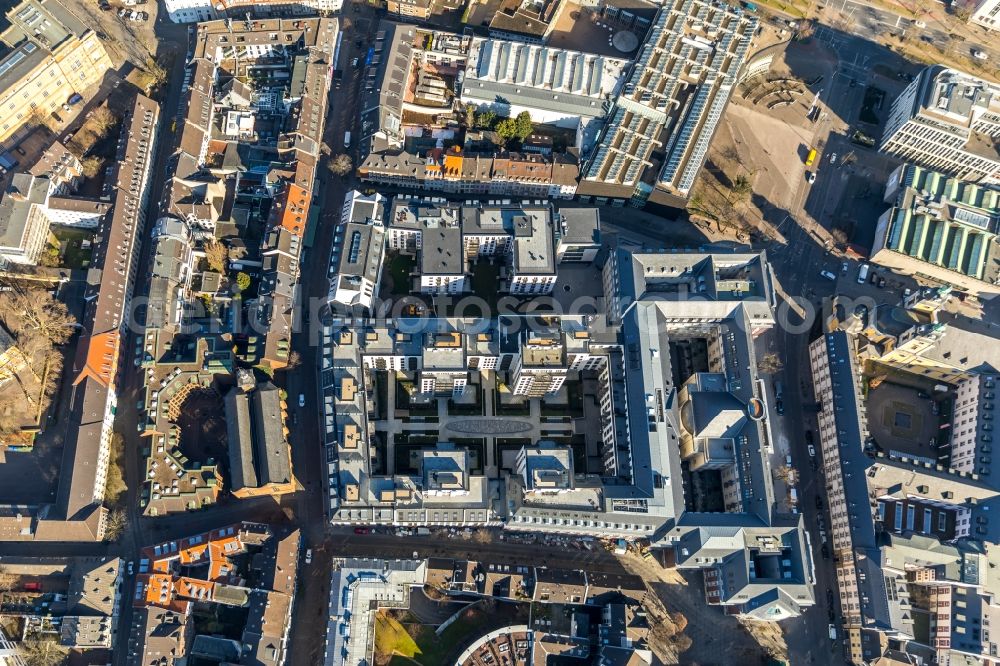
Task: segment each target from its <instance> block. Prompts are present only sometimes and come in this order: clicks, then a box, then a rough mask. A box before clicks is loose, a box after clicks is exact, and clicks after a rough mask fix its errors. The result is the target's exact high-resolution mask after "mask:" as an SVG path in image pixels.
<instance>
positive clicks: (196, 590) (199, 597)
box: [174, 576, 215, 601]
mask: <svg viewBox="0 0 1000 666" xmlns="http://www.w3.org/2000/svg"><path fill="white" fill-rule="evenodd" d="M174 591H175V592H176V594H177V596H178V597H184V598H187V599H194V600H196V601H207V600H210V599H211V598H212V596H213V594H214V591H215V583H210V582H208V581H207V580H198V579H197V578H187V577H185V576H181V577H180V578H178V579H177V580H176V581H175V582H174Z"/></svg>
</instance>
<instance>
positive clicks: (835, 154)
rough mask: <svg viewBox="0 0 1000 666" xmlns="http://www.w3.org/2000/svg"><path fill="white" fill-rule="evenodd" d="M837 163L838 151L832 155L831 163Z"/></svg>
mask: <svg viewBox="0 0 1000 666" xmlns="http://www.w3.org/2000/svg"><path fill="white" fill-rule="evenodd" d="M836 163H837V153H834V154H832V155H830V164H836Z"/></svg>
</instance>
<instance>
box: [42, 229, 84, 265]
mask: <svg viewBox="0 0 1000 666" xmlns="http://www.w3.org/2000/svg"><path fill="white" fill-rule="evenodd" d="M52 233H53V235H54V236H55V237H56V239H58V240H59V246H60V251H61V252H62V257H63V258H62V262H61V263H62V265H63V266H65V267H66V268H86V267H87V266H88V265H89V264H90V257H91V254H92V251H91V248H86V249H84V248H83V241H85V240H93V238H94V232H93V231H89V230H87V229H71V228H68V227H59V226H55V225H53V227H52Z"/></svg>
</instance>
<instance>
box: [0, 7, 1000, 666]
mask: <svg viewBox="0 0 1000 666" xmlns="http://www.w3.org/2000/svg"><path fill="white" fill-rule="evenodd" d="M841 4H842V5H843V7H836V6H837V5H841ZM835 7H836V8H838V9H841V10H843V11H844V12H845V13H848V14H849V15H850V16H851V17H852V20H853V21H854V23H855V25H856V27H857V31H856V34H855V35H847V34H845V33H843V32H840V31H833V30H830V31H823V30H819V31H817V35H816V36H817V38H818V39H821V40H824V41H827V43H829V44H830V46H831V47H832V48H833V49H834V51H835V52H836V53H837V55H838V57H839V59H840V61H839V63H838V68H837V75H836V76H834V77H832V80H831V81H830V83H829V84H828V86H827V88H826V89H825V90H824V93H823V95H822V98H821V99H822V101H823V103H824V104H825V105H827V107H828V108H829V115H828V116H827V117H826V118H825V119H823V120H821V121H820V122H823V123H824V124H825V127H824V133H826V132H828V133H829V137H828V139H827V141H826V145H825V149H824V152H823V154H822V155H821V156H820V158H819V159H820V162H819V164H818V168H817V169H816V170H817V173H818V178H817V182H816V183H815V185H811V186H810V185H808V184H806V183H803V184H802V186H801V187H800V190H799V192H798V193H797V194H796V197H795V202H796V203H795V206H794V209H793V210H789V211H787V216H786V219H785V220H782V221H781V222H780V225H781V231H782V233H783V234H784V236H785V238H786V239H787V244H784V245H781V246H777V245H772V246H770V247H768V248H767V249H768V255H769V258H770V259H771V261H772V265H773V268H774V271H775V274H776V276H777V278H778V280H779V281H780V282H781V285H782V287H783V290H784V292H785V293H787V294H789V295H792V296H801V297H802V298H803V299H804V300H805V301H808V303H809V304H810V305H809V306H808V307H807V310H809V311H813V312H817V313H818V316H820V317H822V316H823V312H824V309H825V306H826V305H828V302H829V297H830V296H831V295H832V294H833V293H834V292H835V291H837V292H841V293H845V294H848V295H851V296H860V295H864V296H870V297H872V298H873V300H874V301H876V302H885V301H888V300H892V299H896V298H898V297H899V296H900V295H901V292H902V289H904V288H906V287H907V286H912V285H911V284H910V283H908V282H907V281H905V280H895V281H894V284H893V285H891V289H889V290H886V289H878V288H877V287H875V286H872V285H871V284H870V283H866V284H864V285H862V284H858V283H857V281H856V279H855V276H856V275H857V269H858V263H857V262H850V261H848V263H847V269H846V272H845V271H844V270H843V268H842V262H843V261H844V259H843V258H842V257H840V256H838V255H836V253H830V252H829V251H828V249H827V247H826V245H825V240H826V239H827V238H828V237H829V226H830V224H831V222H832V217H833V215H834V214H835V207H836V204H837V201H838V200H839V199H840V197H842V196H843V193H844V188H845V184H846V181H847V174H848V170H849V169H860V168H870V169H872V170H874V171H879V172H882V171H884V170H885V169H887V168H888V166H889V165H890V164H889V162H888V161H887V160H885V158H882V157H881V156H878V155H876V154H875V153H874V152H873V151H867V150H865V149H859V148H858V147H857V146H854V145H853V144H851V143H850V141H849V138H848V137H849V133H850V129H851V127H852V126H853V125H854V123H855V122H856V121H857V113H858V108H859V106H860V104H859V101H860V95H862V94H863V91H864V85H863V84H864V83H865V82H867V80H868V79H867V77H868V76H869V74H870V68H871V67H872V65H873V64H875V63H877V62H880V61H881V59H882V58H883V57H884V54H885V49H884V48H883V47H881V46H879V45H877V44H875V43H873V42H872V41H870V40H871V39H872V38H874V36H875V35H876V34H877V33H878V32H880V31H882V30H884V29H885V27H886V26H890V27H892V28H894V29H907V26H908V25H909V19H904V18H901V17H899V16H897V15H895V14H892V13H891V12H886V11H884V10H881V9H875V8H871V7H868V6H867V5H863V4H861V3H857V2H854V0H844V1H843V2H838V3H832V4H831V6H830V8H828V11H830V10H831V9H832V8H835ZM344 15H345V16H347V17H349V18H350V19H351V21H352V22H353V24H354V25H353V26H352V28H351V30H350V31H349V33H348V34H347V35H345V37H344V40H343V42H342V46H341V52H340V55H339V61H338V63H336V65H335V66H336V67H337V68H338V69H339V70H341V71H342V72H343V78H342V79H341V80H339V81H337V82H335V83H334V85H333V86H332V87H331V91H330V98H329V102H330V103H329V110H328V117H327V119H326V130H325V142H326V144H327V145H328V146H330V147H331V148H332V151H333V152H334V153H337V152H340V151H341V149H342V148H341V147H342V145H343V137H344V133H345V132H346V131H351V132H352V134H353V135H354V136H355V137H357V136H358V133H357V131H356V130H357V126H358V112H359V101H360V96H361V92H360V89H361V86H362V77H363V70H361V69H359V68H357V67H352V66H351V64H350V63H351V62H352V60H353V59H354V58H355V57H359V58H362V59H363V56H364V54H365V52H366V51H367V49H368V45H369V44H370V43H371V42H372V41H373V38H374V33H375V30H376V28H377V21H378V18H379V13H378V12H377V10H375V9H373V8H371V7H370V6H369V5H367V4H365V3H362V2H348V3H345V8H344ZM910 28H912V26H910ZM930 32H931V33H932V34H933V35H934V37H933V38H934V39H938V38H941V39H944V38H947V34H945V33H940V34H939V28H936V27H935V26H931V28H930ZM156 34H157V36H158V38H159V39H160V40H161V52H162V51H163V50H164V49H172V50H174V51H175V52H176V54H177V56H178V57H177V58H175V60H174V62H173V65H172V68H171V72H170V80H169V85H168V88H167V90H166V96H165V101H164V103H163V106H162V114H163V115H162V118H161V133H160V139H161V143H160V146H159V149H158V152H157V155H156V157H155V160H156V162H155V169H154V176H153V182H152V184H151V188H152V189H151V192H152V196H151V202H150V210H149V213H148V215H149V217H148V221H147V229H148V228H149V227H150V226H151V224H152V222H153V221H155V219H156V216H157V213H158V204H159V201H160V198H159V197H160V194H161V193H162V189H163V185H164V175H165V174H166V173H167V160H168V158H169V156H170V154H171V153H172V151H173V146H174V144H175V141H176V134H174V133H172V132H171V131H170V130H169V128H171V126H172V123H173V121H174V119H175V118H176V117H177V114H178V110H179V105H180V103H181V85H182V81H183V78H184V64H185V63H184V58H183V55H184V52H185V50H186V46H187V38H188V32H187V26H184V25H174V24H172V23H169V21H165V20H163V19H160V20H158V22H157V25H156ZM998 57H1000V56H998ZM852 80H855V81H856V82H857V83H856V84H855V85H851V81H852ZM852 150H853V151H855V152H856V153H857V154H858V156H859V157H858V164H857V165H854V166H852V167H846V166H843V165H841V164H836V163H831V161H830V155H832V154H833V153H838V154H839V155H841V156H842V155H845V154H847V153H848V152H850V151H852ZM350 152H351V154H352V156H353V157H354V158H355V161H356V158H357V154H356V145H355V146H352V147H351V151H350ZM355 163H356V162H355ZM320 179H321V185H320V191H321V192H320V194H321V197H320V205H321V206H322V212H321V218H320V220H321V222H320V225H319V227H318V228H317V229H316V233H315V236H314V238H313V242H312V245H311V247H309V248H308V249H307V251H306V256H305V259H304V260H303V264H302V266H303V268H302V286H301V293H302V296H303V299H302V303H303V306H304V310H305V311H306V312H308V313H309V314H308V315H307V316H303V317H302V318H301V319H300V322H299V325H300V328H299V331H298V332H297V333H296V334H295V336H294V338H293V347H294V349H295V350H297V351H298V352H299V354H300V357H301V367H300V368H299V369H298V370H296V371H289V372H281V373H278V376H277V378H276V380H277V382H278V383H279V384H280V385H282V386H284V388H286V390H287V391H288V394H289V396H290V400H289V403H290V404H291V405H292V407H291V410H292V414H291V416H292V422H291V425H290V444H291V449H292V460H293V467H294V471H295V474H296V477H297V479H298V481H299V483H300V485H301V488H300V490H299V491H298V492H296V493H294V494H292V495H290V496H287V497H285V498H283V499H282V500H281V502H280V503H278V502H275V501H274V500H273V499H270V498H259V499H255V500H247V501H242V502H240V501H233V500H228V501H223V502H220V503H219V504H218V505H216V506H213V507H210V508H208V509H204V510H202V511H199V512H197V513H190V514H180V515H172V516H166V517H159V518H155V519H150V518H143V517H141V514H140V510H139V507H138V499H139V491H140V489H141V482H142V479H143V475H144V471H145V470H144V458H143V455H142V450H143V448H144V442H143V441H142V440H141V439H140V438H139V437H138V436H137V434H136V423H137V417H138V415H137V413H136V410H135V409H132V408H129V407H130V406H131V405H134V404H135V403H136V402H137V401H138V400H139V399H140V398H141V397H142V394H141V391H142V386H141V376H140V373H137V372H134V371H133V370H134V369H133V368H132V367H131V366H128V370H127V372H126V377H125V388H124V391H123V397H122V398H121V400H120V404H122V405H124V406H125V408H122V409H119V411H118V414H119V416H118V422H117V424H116V427H117V429H118V430H119V431H120V432H122V433H123V434H124V435H125V437H126V480H127V482H128V486H129V491H128V495H127V502H128V514H129V518H130V521H129V528H128V529H127V531H126V533H125V534H124V535H123V537H122V539H121V541H120V542H118V543H116V544H111V545H107V544H85V543H80V544H57V543H48V544H37V543H6V544H0V554H2V555H53V556H55V555H99V554H104V553H108V554H115V555H120V556H121V557H123V558H124V559H125V560H126V561H132V560H136V559H137V556H138V552H139V549H140V548H141V547H142V546H145V545H148V544H151V543H155V542H159V541H163V540H172V539H176V538H179V537H182V536H187V535H191V534H196V533H198V532H202V531H205V530H208V529H212V528H215V527H220V526H224V525H227V524H230V523H233V522H236V521H239V520H255V521H261V522H272V523H292V524H295V525H297V526H298V527H300V528H301V529H302V531H303V537H304V541H303V550H305V549H311V550H312V551H313V558H312V563H311V564H309V565H306V564H305V563H304V562H303V563H302V568H301V571H300V582H299V589H298V593H297V596H296V602H295V606H294V610H293V613H294V615H293V624H292V631H291V636H290V637H289V641H288V645H289V649H290V654H289V657H288V661H287V663H291V664H315V663H319V661H320V659H321V657H320V655H321V654H322V650H323V643H324V640H325V631H326V613H325V608H326V604H327V601H328V595H329V588H328V585H329V572H330V565H331V560H332V559H333V558H335V557H344V556H378V557H385V558H390V559H391V558H397V557H398V558H405V557H413V556H414V554H416V556H417V557H428V556H449V557H458V558H471V559H476V560H481V561H486V562H493V563H500V564H505V563H509V564H525V563H527V564H537V563H540V562H544V563H546V564H547V565H548V566H552V567H564V568H583V569H586V570H588V571H592V572H601V573H622V569H621V566H620V564H619V563H618V561H617V560H616V559H615V558H614V557H613V556H612V555H610V554H609V553H607V552H605V551H603V550H599V549H596V548H595V549H594V550H591V551H587V550H577V549H564V548H553V547H551V546H547V545H544V544H532V545H529V544H516V543H511V542H510V541H509V540H500V539H499V535H498V534H494V536H493V539H492V540H491V541H489V542H487V543H479V542H477V541H475V540H472V539H445V538H442V537H441V536H439V535H435V536H430V537H419V536H417V537H397V536H394V535H391V534H387V533H379V532H377V531H376V533H370V534H364V535H359V534H355V533H354V531H353V530H352V529H347V528H332V527H330V526H329V524H328V522H327V520H326V514H325V503H324V493H325V476H324V469H325V460H324V457H323V455H324V453H323V449H322V446H321V445H320V441H321V438H320V434H319V433H320V418H321V410H320V402H319V395H318V393H319V391H318V377H317V373H316V368H317V367H318V365H319V360H320V359H319V356H318V354H319V351H320V348H319V346H318V344H317V340H318V334H317V331H318V328H319V326H320V316H319V315H320V306H321V305H322V303H324V302H325V297H326V295H327V293H328V283H327V270H326V269H327V262H328V259H329V255H330V250H331V245H332V240H333V232H334V229H335V226H336V220H337V219H338V218H339V215H340V210H341V203H342V201H343V199H344V196H345V194H346V193H347V192H348V191H349V190H351V189H354V188H356V187H360V183H359V182H358V181H357V180H356V178H355V177H354V176H350V177H346V178H341V177H337V176H333V175H331V174H329V173H328V172H326V171H323V172H321V174H320ZM619 231H621V233H622V234H624V235H626V236H627V235H628V233H629V232H628V230H627V229H624V228H623V229H619ZM667 233H669V232H667ZM637 239H638V241H639V242H641V243H644V244H647V245H654V246H655V245H656V244H657V243H658V242H659V243H662V240H660V238H659V237H658V236H657V237H652V236H637ZM695 240H696V239H695ZM143 242H144V247H143V248H142V260H141V263H140V265H142V266H148V265H149V262H150V258H149V253H150V250H151V248H150V245H151V243H150V240H149V234H148V233H146V234H144V240H143ZM684 244H694V243H693V242H690V241H688V242H685V243H684ZM821 270H828V271H830V272H831V273H833V274H834V275H835V277H836V279H835V280H834V281H831V280H828V279H826V278H824V277H822V276H821V275H820V271H821ZM145 287H146V285H145V284H143V283H142V281H140V283H139V284H138V285H137V286H136V289H137V293H143V291H144V289H145ZM781 310H782V311H781V312H779V320H781V321H782V323H781V324H779V326H777V327H776V328H775V330H774V331H772V332H770V333H768V334H765V336H764V337H763V338H762V339H761V340H760V341H759V343H758V344H760V345H762V346H763V347H764V348H766V349H772V350H780V352H781V353H782V356H783V360H784V367H783V369H782V370H781V371H780V372H779V373H778V374H777V375H776V376H775V379H780V380H781V381H782V382H783V383H784V385H785V386H786V387H788V388H787V390H786V391H785V393H784V414H783V415H777V414H772V415H771V418H772V419H773V421H772V423H773V425H774V427H775V428H774V429H775V432H776V433H777V434H778V435H779V438H780V439H781V441H782V442H783V443H784V445H785V446H786V447H787V455H791V456H792V461H793V465H794V466H795V467H796V469H797V470H798V471H799V479H800V480H799V483H798V486H797V487H798V489H799V493H800V498H801V499H800V504H799V508H800V510H801V511H802V513H803V514H804V517H805V523H806V525H807V527H808V528H809V531H810V541H811V544H812V548H813V556H814V557H813V559H814V561H815V562H816V581H817V583H816V596H817V605H816V606H815V607H814V608H811V609H808V610H807V611H806V613H805V615H804V618H803V620H801V621H795V622H791V623H788V624H787V626H786V637H787V641H788V645H789V657H790V662H791V663H793V664H811V663H816V664H821V663H836V662H837V661H838V653H837V652H836V650H837V649H839V646H837V645H835V644H832V643H831V642H830V641H829V639H828V631H827V625H828V623H829V620H830V616H829V612H830V609H828V608H827V605H826V590H827V589H833V590H835V589H836V587H835V580H834V577H833V569H832V560H830V559H827V558H825V557H823V554H822V548H821V546H822V540H821V537H820V535H819V529H818V527H819V525H820V523H821V521H826V524H827V525H828V524H829V521H828V520H826V518H825V513H824V510H823V509H820V508H819V507H818V505H817V504H816V502H815V500H816V498H817V497H822V496H824V495H825V492H824V489H823V487H824V480H823V478H822V475H821V473H820V471H819V470H817V469H814V467H813V459H812V458H811V456H810V455H809V452H808V450H807V446H806V441H805V432H806V431H807V430H812V431H813V432H816V424H815V418H814V414H813V412H812V411H811V410H810V405H811V404H812V403H814V397H813V396H812V394H811V391H812V389H811V386H812V381H811V376H810V371H809V364H808V350H807V345H808V341H809V339H810V337H812V336H813V335H815V333H816V329H815V328H814V327H812V326H811V325H810V324H811V323H812V321H811V320H810V321H807V322H802V321H801V320H800V319H799V318H798V317H797V316H795V315H794V314H789V313H788V310H787V308H782V309H781ZM786 316H787V323H786V322H785V318H786ZM136 334H141V333H136ZM136 334H133V335H136ZM134 344H135V339H134V337H130V338H129V339H128V340H127V341H126V343H125V346H124V348H125V349H126V350H128V351H129V352H131V350H132V349H134ZM129 360H131V359H129ZM300 394H301V395H302V396H303V399H304V407H302V408H299V407H298V406H297V405H298V401H297V399H296V398H295V396H298V395H300ZM775 455H776V456H782V457H783V456H784V455H786V451H784V450H782V451H776V452H775ZM133 585H134V579H133V577H131V576H127V577H126V579H125V581H124V583H123V588H122V589H123V597H124V599H126V600H128V599H129V598H130V597H131V591H132V588H133ZM835 596H836V595H835ZM833 610H834V612H836V609H833ZM834 618H835V619H836V615H835V616H834ZM118 627H119V631H118V637H117V643H116V649H115V650H114V664H115V666H121V665H122V664H124V663H125V661H126V659H127V657H128V656H129V654H130V652H131V651H132V650H133V648H134V643H133V641H134V639H135V638H136V633H135V632H136V630H137V628H136V627H134V626H133V614H132V608H131V606H130V605H129V604H128V603H127V602H126V603H125V604H124V605H123V607H122V612H121V615H120V618H119V625H118Z"/></svg>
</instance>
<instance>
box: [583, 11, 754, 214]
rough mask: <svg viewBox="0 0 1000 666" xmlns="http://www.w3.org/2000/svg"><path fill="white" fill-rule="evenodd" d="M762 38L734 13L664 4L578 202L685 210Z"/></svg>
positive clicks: (749, 18)
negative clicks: (745, 65) (755, 40)
mask: <svg viewBox="0 0 1000 666" xmlns="http://www.w3.org/2000/svg"><path fill="white" fill-rule="evenodd" d="M756 30H757V17H756V16H755V15H753V14H751V13H747V12H745V11H744V10H743V9H741V8H739V7H736V6H733V5H728V4H721V5H720V4H714V3H711V2H703V1H702V0H671V1H670V2H666V3H664V4H663V6H662V7H661V8H660V9H659V12H658V14H657V16H656V18H655V19H654V21H653V25H652V28H651V29H650V32H649V37H648V41H647V43H646V44H644V45H643V46H641V47H640V48H639V56H638V58H637V60H636V61H635V64H634V65H633V67H632V70H631V73H630V76H629V79H628V81H626V82H625V84H624V85H623V86H622V88H621V92H620V93H619V95H618V96H617V98H616V99H615V100H614V105H613V106H612V108H611V109H610V111H609V112H608V114H607V121H606V127H605V129H604V132H603V134H602V135H601V137H600V140H599V143H598V147H597V149H596V151H595V152H594V154H593V155H592V156H591V157H590V159H589V160H588V161H587V164H586V166H585V168H584V169H583V173H582V174H581V179H580V187H579V189H578V192H577V193H578V195H579V196H580V197H583V198H584V200H585V201H594V202H596V203H599V204H604V203H612V204H614V205H624V204H629V205H633V206H637V207H642V206H643V205H645V204H646V202H647V201H648V202H652V203H654V204H659V205H664V206H669V207H683V206H684V202H685V201H686V200H687V197H688V195H689V194H690V192H691V188H692V187H693V185H694V181H695V178H696V177H697V175H698V173H699V171H700V170H701V167H702V165H703V164H704V162H705V156H706V155H707V154H708V146H709V143H710V142H711V140H712V136H713V135H714V134H715V130H716V127H717V126H718V124H719V121H720V119H721V118H722V113H723V111H725V108H726V105H727V104H728V103H729V98H730V96H731V95H732V92H733V88H734V87H735V86H736V83H737V81H738V80H739V74H740V68H741V67H742V66H743V61H744V59H745V58H746V54H747V52H748V51H749V50H750V48H751V45H752V42H753V38H754V34H755V32H756ZM661 153H662V155H663V156H662V158H661V157H658V155H659V154H661Z"/></svg>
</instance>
